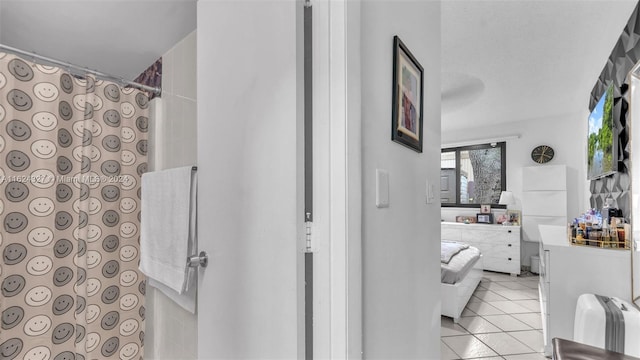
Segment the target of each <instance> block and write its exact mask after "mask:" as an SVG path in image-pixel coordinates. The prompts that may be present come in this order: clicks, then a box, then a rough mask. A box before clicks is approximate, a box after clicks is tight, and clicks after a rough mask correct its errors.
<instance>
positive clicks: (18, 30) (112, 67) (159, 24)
mask: <svg viewBox="0 0 640 360" xmlns="http://www.w3.org/2000/svg"><path fill="white" fill-rule="evenodd" d="M195 29H196V0H49V1H47V0H0V43H2V44H4V45H8V46H11V47H15V48H19V49H22V50H26V51H30V52H35V53H37V54H40V55H43V56H47V57H51V58H55V59H59V60H64V61H68V62H70V63H73V64H76V65H80V66H85V67H88V68H91V69H94V70H98V71H101V72H104V73H107V74H112V75H116V76H118V77H122V78H124V79H129V80H132V79H134V78H136V77H137V76H138V75H139V74H140V73H141V72H143V71H144V70H145V69H146V68H147V67H149V66H150V65H151V64H153V63H154V62H155V61H156V60H157V59H158V58H159V57H161V56H162V55H163V54H164V53H166V52H167V51H168V50H169V49H171V48H172V47H173V45H175V44H176V43H177V42H178V41H180V40H181V39H182V38H184V37H185V36H186V35H187V34H189V33H190V32H192V31H193V30H195Z"/></svg>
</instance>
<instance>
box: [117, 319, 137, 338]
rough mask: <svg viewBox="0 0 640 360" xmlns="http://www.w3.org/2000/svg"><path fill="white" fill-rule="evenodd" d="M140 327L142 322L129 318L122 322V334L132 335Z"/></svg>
mask: <svg viewBox="0 0 640 360" xmlns="http://www.w3.org/2000/svg"><path fill="white" fill-rule="evenodd" d="M138 328H140V323H138V321H137V320H135V319H127V320H125V321H123V322H122V323H121V324H120V335H122V336H131V335H133V334H134V333H135V332H136V331H138Z"/></svg>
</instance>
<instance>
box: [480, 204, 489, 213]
mask: <svg viewBox="0 0 640 360" xmlns="http://www.w3.org/2000/svg"><path fill="white" fill-rule="evenodd" d="M480 213H481V214H490V213H491V205H480Z"/></svg>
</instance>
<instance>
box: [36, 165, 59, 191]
mask: <svg viewBox="0 0 640 360" xmlns="http://www.w3.org/2000/svg"><path fill="white" fill-rule="evenodd" d="M31 183H32V184H33V186H35V187H37V188H39V189H48V188H50V187H52V186H53V184H55V183H56V175H55V174H54V173H53V172H52V171H50V170H47V169H37V170H35V171H33V172H32V173H31Z"/></svg>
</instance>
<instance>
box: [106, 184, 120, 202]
mask: <svg viewBox="0 0 640 360" xmlns="http://www.w3.org/2000/svg"><path fill="white" fill-rule="evenodd" d="M101 193H102V199H104V201H107V202H114V201H118V199H120V189H119V188H118V187H117V186H115V185H107V186H105V187H103V188H102V190H101Z"/></svg>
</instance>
